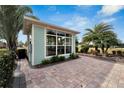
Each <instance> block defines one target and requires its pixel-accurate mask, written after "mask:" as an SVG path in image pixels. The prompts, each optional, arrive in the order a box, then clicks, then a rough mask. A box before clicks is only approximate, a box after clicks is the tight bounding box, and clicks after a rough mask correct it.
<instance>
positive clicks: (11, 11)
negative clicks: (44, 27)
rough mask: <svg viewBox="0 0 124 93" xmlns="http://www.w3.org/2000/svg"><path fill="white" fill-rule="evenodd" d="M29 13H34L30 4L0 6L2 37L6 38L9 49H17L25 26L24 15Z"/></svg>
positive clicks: (0, 31) (0, 30)
mask: <svg viewBox="0 0 124 93" xmlns="http://www.w3.org/2000/svg"><path fill="white" fill-rule="evenodd" d="M29 13H32V9H31V8H30V7H28V6H22V5H11V6H10V5H1V6H0V37H1V38H3V39H5V40H6V42H7V45H8V48H9V50H12V51H15V50H16V48H17V46H16V44H17V37H18V33H19V31H20V30H21V29H22V27H23V21H24V15H27V14H29Z"/></svg>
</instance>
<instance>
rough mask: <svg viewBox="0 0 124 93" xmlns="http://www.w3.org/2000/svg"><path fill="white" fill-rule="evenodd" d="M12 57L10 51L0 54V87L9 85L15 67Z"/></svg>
mask: <svg viewBox="0 0 124 93" xmlns="http://www.w3.org/2000/svg"><path fill="white" fill-rule="evenodd" d="M14 57H15V56H14V54H13V53H12V52H7V53H4V54H2V55H1V56H0V87H3V88H6V87H10V81H11V80H12V76H13V71H14V69H15V67H16V65H15V59H14Z"/></svg>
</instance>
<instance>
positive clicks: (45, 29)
mask: <svg viewBox="0 0 124 93" xmlns="http://www.w3.org/2000/svg"><path fill="white" fill-rule="evenodd" d="M46 32H47V28H46V27H45V28H44V57H45V58H46Z"/></svg>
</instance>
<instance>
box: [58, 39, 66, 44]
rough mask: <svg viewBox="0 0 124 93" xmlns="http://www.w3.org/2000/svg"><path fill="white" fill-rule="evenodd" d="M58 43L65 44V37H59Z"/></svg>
mask: <svg viewBox="0 0 124 93" xmlns="http://www.w3.org/2000/svg"><path fill="white" fill-rule="evenodd" d="M57 42H58V45H64V44H65V37H57Z"/></svg>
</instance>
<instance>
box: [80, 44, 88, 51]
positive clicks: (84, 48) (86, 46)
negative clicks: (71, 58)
mask: <svg viewBox="0 0 124 93" xmlns="http://www.w3.org/2000/svg"><path fill="white" fill-rule="evenodd" d="M88 50H89V45H81V50H80V52H81V53H88Z"/></svg>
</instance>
